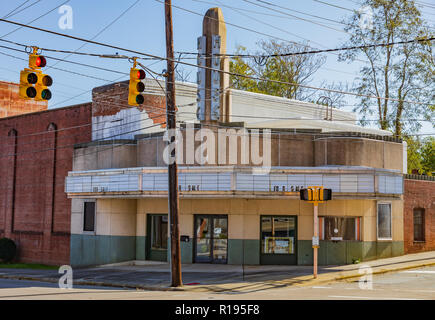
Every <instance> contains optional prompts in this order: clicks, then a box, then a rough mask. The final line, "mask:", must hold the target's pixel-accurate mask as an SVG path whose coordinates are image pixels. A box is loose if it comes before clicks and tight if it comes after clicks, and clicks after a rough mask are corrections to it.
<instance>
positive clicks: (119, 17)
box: [46, 0, 141, 70]
mask: <svg viewBox="0 0 435 320" xmlns="http://www.w3.org/2000/svg"><path fill="white" fill-rule="evenodd" d="M140 1H141V0H136V1H135V2H134V3H133V4H131V5H130V6H129V7H128V8H127V9H125V10H124V11H123V12H121V14H120V15H118V16H117V17H116V18H115V19H114V20H112V21H111V22H110V23H109V24H108V25H106V26H105V27H104V28H103V29H101V30H100V31H99V32H98V33H97V34H95V35H94V36H93V37H92V38H91V40H94V39H96V38H97V37H98V36H100V35H101V34H102V33H103V32H104V31H106V30H107V29H108V28H110V27H111V26H112V25H113V24H115V23H116V22H117V21H118V20H119V19H121V18H122V16H124V15H125V14H126V13H127V12H128V11H130V9H131V8H133V7H134V6H135V5H137V4H138V3H139V2H140ZM86 45H87V43H86V42H85V43H83V44H82V45H81V46H80V47H78V48H77V49H76V50H74V51H78V50H80V49H81V48H83V47H84V46H86ZM72 54H73V53H70V54H68V55H66V56H65V57H63V58H62V59H59V61H58V62H56V63H55V64H54V65H53V66H49V67H47V69H46V70H48V69H50V68H52V67H54V66H55V65H57V64H59V63H60V62H63V61H65V59H67V58H69V57H70V56H71V55H72Z"/></svg>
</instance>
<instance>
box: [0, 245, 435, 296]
mask: <svg viewBox="0 0 435 320" xmlns="http://www.w3.org/2000/svg"><path fill="white" fill-rule="evenodd" d="M430 265H435V251H430V252H424V253H416V254H408V255H404V256H399V257H394V258H387V259H379V260H374V261H369V262H363V263H361V264H352V265H344V266H320V267H319V275H318V278H317V279H313V276H312V266H265V265H263V266H241V265H212V264H183V265H182V271H183V284H184V286H183V287H182V288H171V287H170V274H169V264H168V263H156V262H147V261H136V262H134V261H133V262H127V263H119V264H111V265H105V266H99V267H93V268H82V269H74V270H73V278H74V284H75V285H98V286H110V287H124V288H136V289H144V290H181V291H213V292H227V293H228V292H232V293H246V292H255V291H259V290H267V289H272V288H280V287H287V286H314V285H318V284H324V283H327V282H332V281H340V280H347V279H355V280H356V279H358V278H359V277H361V276H362V274H360V273H359V270H360V268H361V267H362V266H370V267H371V268H372V272H373V274H381V273H386V272H395V271H400V270H406V269H412V268H419V267H424V266H430ZM60 276H61V274H59V273H57V271H56V270H32V269H0V279H1V278H7V279H24V280H37V281H47V282H55V283H57V282H58V279H59V278H60ZM0 281H1V280H0Z"/></svg>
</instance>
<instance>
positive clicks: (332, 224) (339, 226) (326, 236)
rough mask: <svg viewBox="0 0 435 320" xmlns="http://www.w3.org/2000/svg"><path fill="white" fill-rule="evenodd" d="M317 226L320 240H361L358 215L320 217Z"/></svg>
mask: <svg viewBox="0 0 435 320" xmlns="http://www.w3.org/2000/svg"><path fill="white" fill-rule="evenodd" d="M319 226H320V227H319V232H320V239H322V240H332V241H343V240H361V236H360V234H361V233H360V218H358V217H355V218H351V217H320V218H319Z"/></svg>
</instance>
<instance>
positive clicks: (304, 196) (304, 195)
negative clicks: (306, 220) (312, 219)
mask: <svg viewBox="0 0 435 320" xmlns="http://www.w3.org/2000/svg"><path fill="white" fill-rule="evenodd" d="M299 194H300V199H301V200H304V201H310V200H311V199H312V194H313V191H312V190H311V189H301V190H300V191H299Z"/></svg>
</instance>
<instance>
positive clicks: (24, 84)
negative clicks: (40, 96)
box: [18, 69, 38, 99]
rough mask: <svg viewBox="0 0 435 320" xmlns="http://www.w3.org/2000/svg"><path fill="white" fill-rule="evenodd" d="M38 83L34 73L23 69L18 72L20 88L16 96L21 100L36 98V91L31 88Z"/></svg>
mask: <svg viewBox="0 0 435 320" xmlns="http://www.w3.org/2000/svg"><path fill="white" fill-rule="evenodd" d="M37 82H38V76H37V74H36V72H33V71H32V70H30V69H24V70H22V71H21V72H20V87H19V91H18V94H19V96H20V98H23V99H33V98H35V97H36V93H37V92H36V89H35V87H34V86H33V85H34V84H36V83H37Z"/></svg>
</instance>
